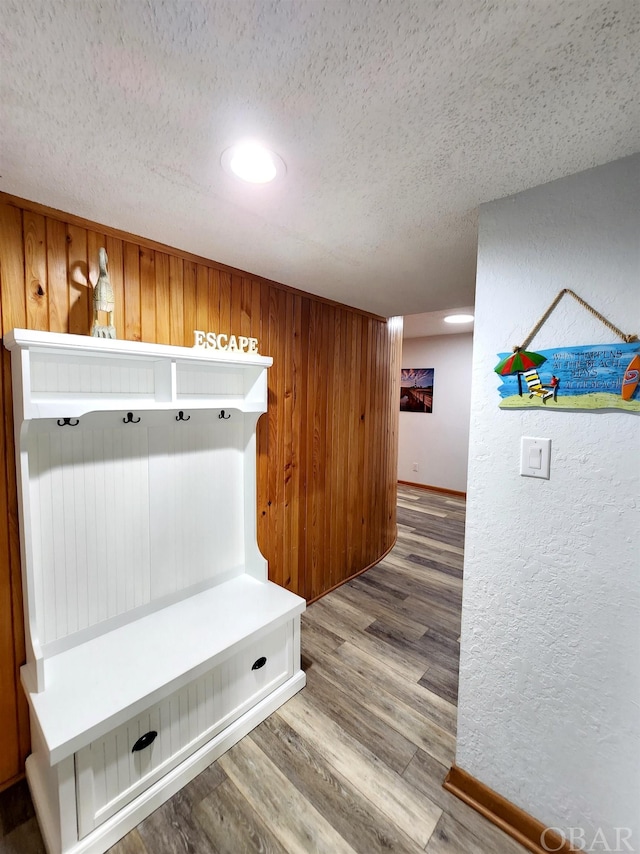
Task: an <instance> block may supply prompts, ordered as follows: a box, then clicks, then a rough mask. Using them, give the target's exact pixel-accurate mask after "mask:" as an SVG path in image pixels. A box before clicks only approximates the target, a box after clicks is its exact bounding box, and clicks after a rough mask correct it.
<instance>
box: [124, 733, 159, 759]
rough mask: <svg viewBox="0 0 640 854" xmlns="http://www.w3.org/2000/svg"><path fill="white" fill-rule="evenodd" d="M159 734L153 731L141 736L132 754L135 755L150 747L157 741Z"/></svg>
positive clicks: (132, 749)
mask: <svg viewBox="0 0 640 854" xmlns="http://www.w3.org/2000/svg"><path fill="white" fill-rule="evenodd" d="M157 735H158V733H157V732H156V731H155V729H152V730H151V732H145V734H144V735H141V736H140V738H139V739H138V740H137V741H136V743H135V744H134V745H133V747H132V748H131V752H132V753H135V752H136V751H138V750H144V749H145V747H149V745H150V744H153V742H154V741H155V740H156V736H157Z"/></svg>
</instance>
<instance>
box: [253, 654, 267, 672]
mask: <svg viewBox="0 0 640 854" xmlns="http://www.w3.org/2000/svg"><path fill="white" fill-rule="evenodd" d="M266 663H267V659H266V658H265V657H264V655H263V656H262V658H259V659H258V660H257V661H254V662H253V667H252V668H251V669H252V670H260V668H261V667H264V666H265V664H266Z"/></svg>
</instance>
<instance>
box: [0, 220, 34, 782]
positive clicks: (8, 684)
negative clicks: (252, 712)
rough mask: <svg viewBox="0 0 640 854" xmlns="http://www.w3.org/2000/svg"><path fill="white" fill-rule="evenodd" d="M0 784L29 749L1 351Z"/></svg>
mask: <svg viewBox="0 0 640 854" xmlns="http://www.w3.org/2000/svg"><path fill="white" fill-rule="evenodd" d="M0 319H1V321H2V331H3V334H4V332H6V331H8V330H9V329H11V328H13V327H14V326H19V325H20V324H22V323H26V320H27V310H26V280H25V248H24V233H23V225H22V213H21V211H19V210H17V209H15V208H8V207H7V206H5V205H0ZM0 371H1V374H2V376H1V378H0V391H1V392H2V396H1V397H0V405H1V406H2V412H1V413H0V414H1V418H0V422H1V423H0V443H1V445H0V448H1V451H0V453H1V454H2V458H3V459H2V466H1V467H0V548H1V549H2V551H1V552H0V680H1V681H0V731H1V732H2V739H3V749H2V750H0V774H1V776H0V787H1V786H2V785H3V784H4V783H5V782H7V781H10V780H11V779H13V778H14V777H16V775H17V774H19V773H20V772H21V771H22V768H23V766H24V760H25V758H26V755H27V751H28V747H29V721H28V714H27V708H26V700H25V697H24V695H23V694H22V692H21V691H19V689H18V685H19V672H18V668H19V667H20V665H21V664H23V663H24V660H25V646H24V629H23V622H22V619H23V618H22V576H21V571H20V545H19V532H18V513H17V508H18V499H17V489H16V469H15V462H14V455H15V445H14V437H13V404H12V399H11V362H10V359H9V353H8V352H7V351H6V350H3V352H2V361H1V364H0Z"/></svg>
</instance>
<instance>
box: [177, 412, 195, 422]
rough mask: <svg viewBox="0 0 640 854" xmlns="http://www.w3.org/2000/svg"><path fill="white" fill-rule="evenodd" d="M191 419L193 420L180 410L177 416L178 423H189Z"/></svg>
mask: <svg viewBox="0 0 640 854" xmlns="http://www.w3.org/2000/svg"><path fill="white" fill-rule="evenodd" d="M190 418H191V416H190V415H186V416H185V414H184V412H183V411H182V410H180V412H178V414H177V415H176V421H188V420H189V419H190Z"/></svg>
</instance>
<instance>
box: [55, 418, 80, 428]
mask: <svg viewBox="0 0 640 854" xmlns="http://www.w3.org/2000/svg"><path fill="white" fill-rule="evenodd" d="M79 423H80V421H79V420H78V419H77V418H58V427H65V426H66V427H77V426H78V424H79Z"/></svg>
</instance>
